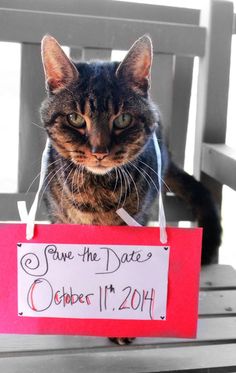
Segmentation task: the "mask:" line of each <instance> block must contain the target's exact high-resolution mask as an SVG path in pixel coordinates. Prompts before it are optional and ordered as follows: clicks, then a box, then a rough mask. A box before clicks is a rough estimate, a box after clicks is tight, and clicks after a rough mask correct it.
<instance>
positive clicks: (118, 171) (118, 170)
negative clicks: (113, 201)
mask: <svg viewBox="0 0 236 373" xmlns="http://www.w3.org/2000/svg"><path fill="white" fill-rule="evenodd" d="M117 173H118V181H119V180H120V196H119V200H118V204H117V210H118V209H119V208H120V205H121V201H122V194H123V181H122V176H121V173H120V168H119V167H118V168H117ZM121 206H122V205H121Z"/></svg>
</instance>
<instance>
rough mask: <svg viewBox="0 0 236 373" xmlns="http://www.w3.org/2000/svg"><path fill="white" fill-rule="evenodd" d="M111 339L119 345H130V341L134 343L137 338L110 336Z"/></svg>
mask: <svg viewBox="0 0 236 373" xmlns="http://www.w3.org/2000/svg"><path fill="white" fill-rule="evenodd" d="M109 339H110V341H112V342H114V343H116V344H117V345H119V346H125V345H129V344H130V343H132V342H133V341H134V340H135V338H127V337H122V338H121V337H120V338H109Z"/></svg>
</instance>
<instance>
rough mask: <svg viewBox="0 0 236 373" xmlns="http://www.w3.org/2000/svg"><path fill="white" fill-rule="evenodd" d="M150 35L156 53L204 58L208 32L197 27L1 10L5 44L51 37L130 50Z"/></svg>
mask: <svg viewBox="0 0 236 373" xmlns="http://www.w3.org/2000/svg"><path fill="white" fill-rule="evenodd" d="M29 30H31V31H30V32H29ZM91 30H92V31H93V32H91ZM147 31H148V33H149V34H150V35H152V39H153V47H154V51H155V52H160V53H171V54H180V55H182V54H183V55H189V56H203V55H204V49H205V33H206V30H205V28H204V27H199V26H196V25H186V24H177V23H165V22H153V21H141V20H126V19H123V18H106V17H93V16H83V15H82V16H81V15H71V14H64V15H63V17H62V15H61V14H58V13H55V14H53V13H46V12H33V11H24V10H22V11H19V10H8V9H0V34H1V40H2V41H9V42H24V43H39V42H40V40H41V38H42V36H43V35H44V34H45V33H49V34H52V35H53V36H55V37H56V38H57V39H58V40H59V41H60V43H61V44H63V45H67V46H71V47H83V46H86V47H87V48H104V49H118V50H127V49H129V47H130V45H132V43H133V42H134V41H135V40H136V39H137V36H141V35H143V34H145V33H147ZM163 35H165V37H164V38H163Z"/></svg>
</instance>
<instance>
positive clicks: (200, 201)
mask: <svg viewBox="0 0 236 373" xmlns="http://www.w3.org/2000/svg"><path fill="white" fill-rule="evenodd" d="M152 58H153V52H152V42H151V39H150V37H149V36H147V35H144V36H143V37H141V38H139V39H138V40H137V41H136V42H135V43H134V44H133V46H132V47H131V48H130V50H129V51H128V53H127V54H126V56H125V58H124V59H123V61H121V62H102V61H96V62H88V63H87V62H73V61H71V60H70V58H69V57H67V56H66V54H65V53H64V51H63V50H62V48H61V46H60V45H59V43H58V42H57V41H56V40H55V39H54V38H53V37H52V36H49V35H46V36H45V37H44V38H43V40H42V61H43V66H44V72H45V79H46V89H47V97H46V99H45V100H44V102H43V103H42V107H41V118H42V122H43V124H44V127H45V129H46V132H47V135H48V137H49V139H50V147H49V152H48V168H47V176H46V181H45V182H46V186H45V189H46V192H45V202H46V206H47V209H48V212H49V215H50V219H51V221H52V222H53V223H65V224H66V223H76V224H94V225H124V224H125V223H124V222H123V220H122V219H121V218H120V216H118V214H117V213H116V210H117V209H118V208H120V207H123V208H124V209H125V210H126V211H127V212H128V213H129V214H130V215H131V216H132V217H133V218H134V219H135V220H136V221H137V222H138V223H140V224H141V225H147V223H148V220H149V217H150V210H151V207H152V205H153V202H154V201H155V199H156V197H157V195H158V176H157V170H158V168H157V158H156V153H155V148H154V143H153V133H154V132H156V135H157V139H158V143H159V146H160V150H161V155H162V171H161V173H162V175H161V176H162V178H163V180H164V182H165V184H167V185H168V187H169V188H170V190H171V191H172V192H174V193H175V194H176V195H177V196H179V197H180V198H182V199H183V200H184V201H186V202H187V204H188V205H189V207H190V208H191V209H192V211H193V213H194V214H195V216H196V218H197V220H198V223H199V224H200V225H201V226H203V227H204V233H203V253H202V263H203V264H206V263H210V262H211V260H212V258H213V257H214V256H215V254H216V252H217V248H218V246H219V245H220V241H221V225H220V219H219V216H218V213H217V209H216V207H215V205H214V202H213V199H212V197H211V195H210V193H209V191H208V190H207V189H206V188H205V187H204V186H203V185H202V184H201V183H200V182H198V181H197V180H195V179H194V177H192V176H190V175H188V174H187V173H186V172H184V171H183V170H181V169H179V168H178V167H177V166H176V165H175V164H174V163H173V162H172V160H171V157H170V155H169V152H168V149H167V147H166V145H165V143H164V141H163V137H162V126H161V115H160V112H159V109H158V106H157V105H155V104H154V103H153V102H152V100H151V98H150V92H149V91H150V89H149V88H150V80H151V78H150V76H151V65H152ZM116 342H117V339H116ZM129 342H130V339H127V338H123V339H120V340H119V341H118V343H129Z"/></svg>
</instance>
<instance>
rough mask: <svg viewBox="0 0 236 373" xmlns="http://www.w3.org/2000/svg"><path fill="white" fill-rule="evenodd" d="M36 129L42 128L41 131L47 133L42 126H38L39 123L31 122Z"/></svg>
mask: <svg viewBox="0 0 236 373" xmlns="http://www.w3.org/2000/svg"><path fill="white" fill-rule="evenodd" d="M31 123H32V124H33V125H34V126H35V127H38V128H40V129H41V130H43V131H46V130H45V128H44V127H43V126H40V124H38V123H35V122H31Z"/></svg>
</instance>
